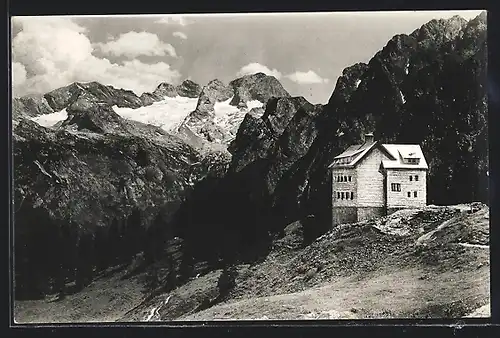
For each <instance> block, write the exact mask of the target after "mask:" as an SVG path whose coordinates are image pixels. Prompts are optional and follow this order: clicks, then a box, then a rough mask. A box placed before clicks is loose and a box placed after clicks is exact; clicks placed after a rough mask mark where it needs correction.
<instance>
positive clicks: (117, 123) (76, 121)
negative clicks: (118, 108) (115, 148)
mask: <svg viewBox="0 0 500 338" xmlns="http://www.w3.org/2000/svg"><path fill="white" fill-rule="evenodd" d="M67 112H68V118H67V119H66V120H65V121H64V122H63V123H62V124H61V126H60V128H64V129H68V130H72V131H88V132H93V133H111V132H125V131H126V128H125V126H124V123H123V119H122V118H121V117H120V116H119V115H118V114H117V113H115V111H114V110H113V109H112V108H111V107H110V106H109V105H104V104H99V103H95V102H91V101H89V100H85V99H81V100H78V101H76V102H75V103H74V104H72V105H71V106H70V107H69V108H68V109H67Z"/></svg>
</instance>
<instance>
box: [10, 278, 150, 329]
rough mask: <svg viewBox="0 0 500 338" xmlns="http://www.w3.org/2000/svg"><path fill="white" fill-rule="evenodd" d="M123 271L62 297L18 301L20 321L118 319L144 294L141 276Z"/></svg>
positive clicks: (30, 322)
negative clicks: (56, 299) (53, 299)
mask: <svg viewBox="0 0 500 338" xmlns="http://www.w3.org/2000/svg"><path fill="white" fill-rule="evenodd" d="M122 276H123V273H116V274H114V275H112V276H110V277H102V278H100V279H97V280H95V281H94V282H93V283H92V284H90V285H89V286H88V287H86V288H85V289H84V290H82V291H80V292H78V293H76V294H73V295H68V296H66V298H64V299H62V300H60V301H56V302H54V301H51V300H50V299H43V300H29V301H15V302H14V319H15V322H16V323H18V324H40V323H82V322H87V323H88V322H114V321H116V320H118V319H119V318H120V317H122V316H123V315H124V314H125V313H126V312H127V311H129V310H130V309H131V308H133V307H135V306H137V305H138V304H139V303H140V302H141V301H142V299H143V298H144V296H143V294H142V290H143V285H142V283H141V281H140V277H132V278H128V279H125V280H120V278H121V277H122Z"/></svg>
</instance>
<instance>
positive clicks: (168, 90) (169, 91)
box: [153, 82, 177, 99]
mask: <svg viewBox="0 0 500 338" xmlns="http://www.w3.org/2000/svg"><path fill="white" fill-rule="evenodd" d="M153 95H156V96H158V97H159V98H162V99H163V97H165V96H167V97H175V96H177V91H176V89H175V86H173V85H171V84H170V83H167V82H162V83H160V84H159V85H158V87H156V89H155V91H154V92H153Z"/></svg>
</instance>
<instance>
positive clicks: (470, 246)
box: [458, 243, 490, 250]
mask: <svg viewBox="0 0 500 338" xmlns="http://www.w3.org/2000/svg"><path fill="white" fill-rule="evenodd" d="M458 244H460V245H461V246H465V247H467V248H479V249H488V250H489V249H490V246H489V245H482V244H471V243H458Z"/></svg>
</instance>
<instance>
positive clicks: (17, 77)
mask: <svg viewBox="0 0 500 338" xmlns="http://www.w3.org/2000/svg"><path fill="white" fill-rule="evenodd" d="M25 81H26V68H25V67H24V65H22V64H21V63H19V62H13V63H12V86H15V87H17V86H20V85H22V84H23V83H24V82H25Z"/></svg>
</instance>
